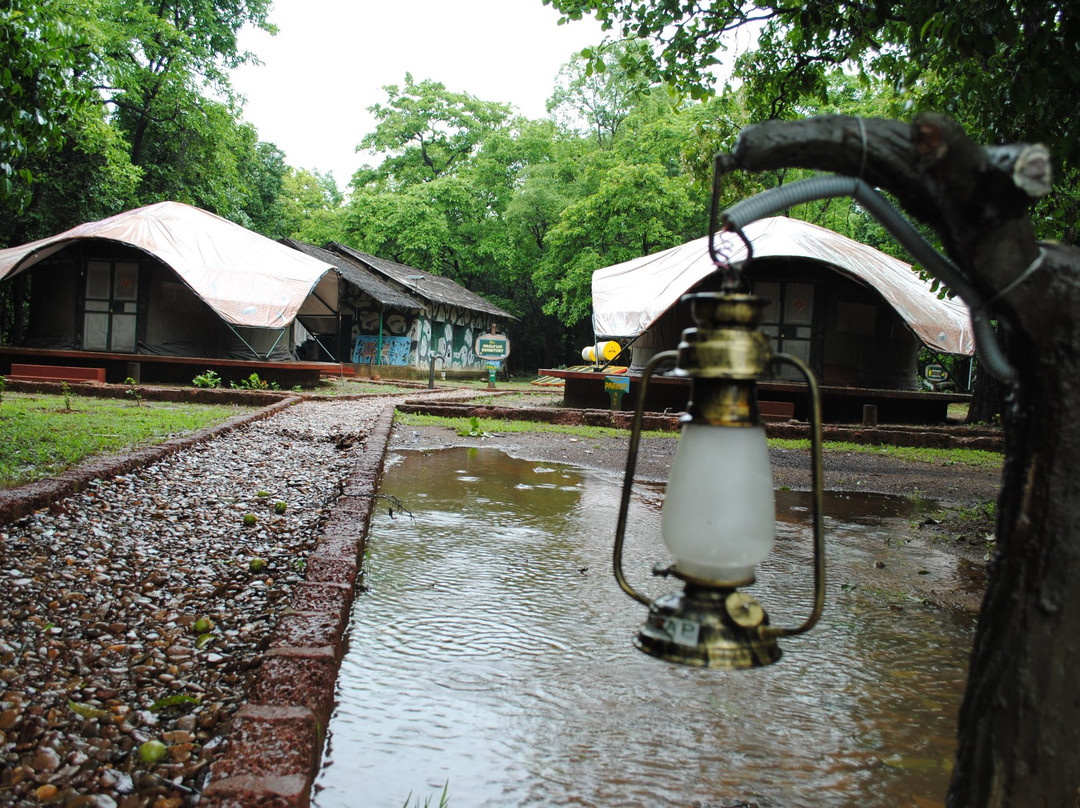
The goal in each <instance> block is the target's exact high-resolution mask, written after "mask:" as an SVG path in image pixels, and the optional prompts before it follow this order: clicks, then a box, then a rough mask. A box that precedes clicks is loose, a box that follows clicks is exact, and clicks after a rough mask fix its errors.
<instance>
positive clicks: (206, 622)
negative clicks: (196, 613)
mask: <svg viewBox="0 0 1080 808" xmlns="http://www.w3.org/2000/svg"><path fill="white" fill-rule="evenodd" d="M213 627H214V621H212V620H211V619H210V618H209V617H200V618H199V619H198V620H196V621H195V625H193V626H192V627H191V630H192V631H194V632H195V633H196V634H206V633H207V632H209V631H210V629H212V628H213Z"/></svg>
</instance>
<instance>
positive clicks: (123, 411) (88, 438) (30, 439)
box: [0, 392, 252, 488]
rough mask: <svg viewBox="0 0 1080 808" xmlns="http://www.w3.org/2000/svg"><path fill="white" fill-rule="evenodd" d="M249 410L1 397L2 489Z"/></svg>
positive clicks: (25, 395)
mask: <svg viewBox="0 0 1080 808" xmlns="http://www.w3.org/2000/svg"><path fill="white" fill-rule="evenodd" d="M251 409H252V408H250V407H238V406H229V405H217V404H214V405H207V404H178V403H172V402H159V401H154V402H151V401H141V402H135V401H130V400H118V399H98V398H82V397H80V396H77V395H75V394H73V393H72V394H68V395H66V396H64V395H40V394H31V393H12V392H5V393H3V398H2V399H0V488H11V487H13V486H17V485H22V484H23V483H28V482H32V481H34V480H38V479H41V478H43V477H51V476H55V475H56V474H58V473H59V472H61V471H63V470H64V469H66V468H69V467H71V466H73V465H75V464H77V463H79V462H81V461H82V460H85V459H86V458H88V457H90V456H92V455H98V454H107V453H111V452H117V451H121V450H124V449H128V448H133V447H138V446H148V445H152V444H155V443H161V442H162V441H165V440H168V439H169V438H172V437H176V436H178V435H184V434H187V433H190V432H194V431H196V430H199V429H202V428H203V427H206V426H210V425H211V424H215V423H219V422H221V421H224V420H226V419H228V418H231V417H233V416H234V415H239V414H241V413H244V412H250V411H251Z"/></svg>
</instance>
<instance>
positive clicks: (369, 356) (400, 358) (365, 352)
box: [352, 334, 412, 365]
mask: <svg viewBox="0 0 1080 808" xmlns="http://www.w3.org/2000/svg"><path fill="white" fill-rule="evenodd" d="M411 348H412V340H411V339H409V338H408V337H387V336H383V338H382V355H381V356H379V361H378V362H377V363H376V361H375V357H376V355H377V354H378V353H379V338H378V337H373V336H369V335H365V334H358V335H357V336H356V338H355V339H354V341H353V351H352V361H353V364H354V365H374V364H379V365H407V364H409V354H410V353H411V352H412V351H411Z"/></svg>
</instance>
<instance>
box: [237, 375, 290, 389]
mask: <svg viewBox="0 0 1080 808" xmlns="http://www.w3.org/2000/svg"><path fill="white" fill-rule="evenodd" d="M230 385H231V387H232V388H233V389H234V390H280V389H281V387H280V386H279V385H278V383H277V382H268V381H266V380H265V379H260V378H259V374H258V373H252V374H251V375H250V376H248V377H247V378H246V379H241V380H240V381H238V382H231V383H230Z"/></svg>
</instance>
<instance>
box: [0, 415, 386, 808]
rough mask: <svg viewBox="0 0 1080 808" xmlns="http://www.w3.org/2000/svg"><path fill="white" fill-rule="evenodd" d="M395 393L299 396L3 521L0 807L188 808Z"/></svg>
mask: <svg viewBox="0 0 1080 808" xmlns="http://www.w3.org/2000/svg"><path fill="white" fill-rule="evenodd" d="M393 403H394V400H393V399H386V398H380V399H374V400H370V399H369V400H358V401H332V402H317V403H316V402H305V403H301V404H298V405H296V406H293V407H290V408H288V409H286V410H285V411H283V412H281V413H279V414H277V415H275V416H274V417H272V418H269V419H266V420H262V421H258V422H254V423H251V424H248V425H246V426H243V427H241V428H238V429H235V430H233V431H231V432H228V433H226V434H224V435H222V436H219V437H217V438H215V439H213V440H210V441H208V442H206V443H203V444H199V445H196V446H195V447H192V448H189V449H185V450H182V451H180V452H178V453H176V454H174V455H172V456H170V457H169V458H167V459H165V460H163V461H161V462H158V463H154V464H152V465H149V466H147V467H145V468H143V469H141V470H138V471H136V472H133V473H129V474H124V475H121V476H119V477H116V478H113V479H111V480H106V481H101V480H98V481H95V482H93V483H91V484H90V485H89V486H88V487H87V489H86V490H85V491H84V492H83V493H80V494H77V495H75V496H72V497H69V498H68V499H65V500H63V501H61V502H58V503H56V504H55V505H54V507H53V508H51V509H49V510H48V511H39V512H37V513H35V514H33V515H31V516H28V517H26V518H23V519H21V520H19V521H17V522H15V523H13V524H9V525H4V526H0V592H2V593H3V597H2V598H0V805H39V804H43V803H53V804H59V805H66V806H101V807H102V808H104V807H105V806H122V807H123V808H135V806H154V808H169V807H170V806H179V805H183V804H192V800H191V795H193V794H194V793H196V792H197V791H198V790H199V788H200V787H201V784H202V780H203V778H205V773H206V771H207V770H208V762H209V760H210V759H211V757H212V756H213V754H214V749H215V748H216V746H217V745H218V743H219V742H220V741H219V739H220V736H221V732H222V730H223V729H224V727H225V726H226V722H227V721H228V719H229V717H230V715H231V714H232V713H233V712H234V711H235V710H236V709H237V707H238V706H239V705H240V704H241V703H242V702H243V700H244V698H245V694H246V693H247V692H248V688H249V687H250V685H251V682H252V679H253V671H254V665H255V663H256V661H257V659H258V654H259V652H260V650H262V649H263V648H264V647H265V645H266V643H267V641H268V639H269V635H270V632H271V630H272V628H273V626H274V623H275V617H276V615H277V614H278V612H279V611H280V608H281V605H279V604H285V603H287V602H288V597H287V596H288V595H289V593H290V591H291V588H292V586H293V585H294V584H295V583H296V582H298V581H300V580H302V578H303V573H304V563H305V557H306V554H307V553H308V552H309V551H310V550H311V549H312V547H313V546H314V541H315V538H316V536H317V534H318V532H319V528H320V526H321V525H322V524H323V523H325V521H326V518H327V515H328V513H329V508H330V506H331V505H332V503H333V502H334V500H335V499H336V498H337V496H338V495H339V494H340V492H341V489H342V486H343V483H344V480H345V478H346V477H347V476H348V472H349V469H350V468H351V466H352V465H353V464H354V461H355V453H356V452H360V451H362V449H363V442H364V437H365V435H366V434H367V432H368V430H369V429H370V427H371V425H372V423H373V421H374V420H375V419H376V418H377V417H378V415H379V413H381V412H382V411H383V409H384V408H385V407H387V406H392V405H393ZM278 503H281V504H278ZM252 522H253V523H252ZM148 741H150V742H153V741H163V742H164V743H165V744H167V746H168V754H167V755H166V757H165V758H164V759H162V760H161V761H160V762H159V763H157V765H156V766H154V774H146V773H145V772H146V770H147V768H148V767H147V764H146V763H145V762H143V760H141V757H142V754H147V755H151V756H152V755H153V754H156V750H158V749H160V748H161V747H157V745H156V744H154V743H150V745H148V746H144V744H146V742H148ZM140 750H142V751H140Z"/></svg>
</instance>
